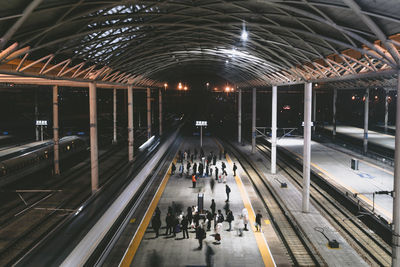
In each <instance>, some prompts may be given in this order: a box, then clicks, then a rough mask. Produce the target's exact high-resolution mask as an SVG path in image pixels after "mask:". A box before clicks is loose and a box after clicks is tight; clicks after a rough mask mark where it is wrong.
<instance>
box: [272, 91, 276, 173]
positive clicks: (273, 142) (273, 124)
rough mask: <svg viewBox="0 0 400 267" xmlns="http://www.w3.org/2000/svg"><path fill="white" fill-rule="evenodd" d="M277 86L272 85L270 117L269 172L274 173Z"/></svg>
mask: <svg viewBox="0 0 400 267" xmlns="http://www.w3.org/2000/svg"><path fill="white" fill-rule="evenodd" d="M277 96H278V87H277V86H272V105H271V107H272V118H271V134H272V136H271V173H272V174H275V173H276V128H277V99H278V97H277Z"/></svg>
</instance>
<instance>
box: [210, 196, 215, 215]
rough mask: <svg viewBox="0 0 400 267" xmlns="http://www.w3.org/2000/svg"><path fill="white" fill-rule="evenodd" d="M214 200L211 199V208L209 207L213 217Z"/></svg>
mask: <svg viewBox="0 0 400 267" xmlns="http://www.w3.org/2000/svg"><path fill="white" fill-rule="evenodd" d="M215 206H216V205H215V200H214V199H211V206H210V209H211V213H212V214H213V215H214V213H215Z"/></svg>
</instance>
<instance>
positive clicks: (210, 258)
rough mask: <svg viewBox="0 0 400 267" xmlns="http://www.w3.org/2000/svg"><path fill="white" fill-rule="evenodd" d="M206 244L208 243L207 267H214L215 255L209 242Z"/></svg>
mask: <svg viewBox="0 0 400 267" xmlns="http://www.w3.org/2000/svg"><path fill="white" fill-rule="evenodd" d="M204 243H206V266H207V267H212V266H214V260H213V256H214V254H215V253H214V250H213V249H212V248H211V246H210V245H209V244H208V242H207V241H205V242H204Z"/></svg>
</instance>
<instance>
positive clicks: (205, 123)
mask: <svg viewBox="0 0 400 267" xmlns="http://www.w3.org/2000/svg"><path fill="white" fill-rule="evenodd" d="M196 126H207V121H196Z"/></svg>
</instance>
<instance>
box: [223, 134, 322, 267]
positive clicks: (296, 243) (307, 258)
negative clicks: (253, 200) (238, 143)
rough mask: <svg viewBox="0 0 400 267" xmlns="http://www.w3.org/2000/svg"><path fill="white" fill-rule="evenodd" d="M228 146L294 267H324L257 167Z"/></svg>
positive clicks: (231, 146) (232, 147) (319, 257)
mask: <svg viewBox="0 0 400 267" xmlns="http://www.w3.org/2000/svg"><path fill="white" fill-rule="evenodd" d="M224 143H225V144H227V145H228V146H229V150H230V151H231V152H233V155H234V156H235V157H236V159H237V160H238V161H239V163H240V164H241V166H242V167H243V169H244V171H245V172H246V174H247V176H248V178H249V179H250V180H251V182H252V183H253V185H254V188H255V190H256V192H257V194H258V196H259V197H260V199H261V200H262V202H263V203H264V206H265V208H266V210H267V212H268V215H269V217H270V219H271V222H272V223H273V225H274V229H275V230H276V231H277V233H278V235H279V236H280V238H281V240H282V242H283V244H284V246H285V248H286V251H287V253H288V256H289V258H290V260H291V261H292V264H293V265H294V266H325V265H326V263H325V262H324V261H323V259H322V258H321V256H320V255H319V254H318V252H317V251H316V250H315V248H314V247H313V245H312V244H311V242H310V241H309V240H308V239H307V237H306V236H304V235H303V233H302V231H300V226H299V225H297V223H296V220H295V218H294V216H292V215H291V213H290V212H289V211H288V210H287V209H286V207H285V205H283V203H281V202H280V200H279V198H278V197H277V196H276V193H275V192H274V191H272V190H271V189H270V188H271V187H270V186H269V185H268V182H267V181H266V180H265V179H264V178H263V175H262V174H261V172H260V171H259V170H258V169H257V167H256V166H255V165H254V164H253V163H252V162H251V161H250V160H249V159H248V158H247V157H246V156H244V155H243V154H242V153H241V152H239V151H238V150H237V149H236V148H235V147H234V146H233V145H231V144H230V143H229V142H224Z"/></svg>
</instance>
